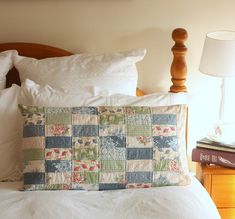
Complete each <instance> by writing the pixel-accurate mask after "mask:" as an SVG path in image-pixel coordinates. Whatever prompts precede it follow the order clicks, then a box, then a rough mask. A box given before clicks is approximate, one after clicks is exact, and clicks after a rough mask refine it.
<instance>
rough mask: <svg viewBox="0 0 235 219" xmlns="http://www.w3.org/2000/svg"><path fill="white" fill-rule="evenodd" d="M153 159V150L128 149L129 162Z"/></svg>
mask: <svg viewBox="0 0 235 219" xmlns="http://www.w3.org/2000/svg"><path fill="white" fill-rule="evenodd" d="M150 159H153V149H152V148H128V149H127V160H150Z"/></svg>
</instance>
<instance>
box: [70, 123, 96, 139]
mask: <svg viewBox="0 0 235 219" xmlns="http://www.w3.org/2000/svg"><path fill="white" fill-rule="evenodd" d="M98 133H99V128H98V125H74V126H73V136H84V137H85V136H86V137H90V136H98Z"/></svg>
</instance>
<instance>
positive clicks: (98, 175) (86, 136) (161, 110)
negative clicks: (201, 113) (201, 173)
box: [19, 105, 189, 190]
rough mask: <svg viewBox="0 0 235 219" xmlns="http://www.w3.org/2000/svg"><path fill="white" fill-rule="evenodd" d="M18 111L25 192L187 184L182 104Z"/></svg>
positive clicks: (27, 108) (28, 108) (33, 108)
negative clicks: (183, 151) (20, 124)
mask: <svg viewBox="0 0 235 219" xmlns="http://www.w3.org/2000/svg"><path fill="white" fill-rule="evenodd" d="M19 107H20V109H21V112H22V116H23V119H24V129H23V141H22V142H23V143H22V144H23V145H22V148H23V156H24V188H25V190H42V189H56V190H58V189H82V190H109V189H124V188H147V187H153V186H164V185H185V184H187V183H189V177H188V175H187V171H186V169H185V167H184V166H185V164H184V163H182V162H183V160H184V156H185V155H182V154H181V151H182V150H181V147H184V145H182V144H181V142H183V141H182V139H181V140H180V141H179V138H181V137H182V136H183V135H182V133H184V132H183V131H182V128H184V125H185V121H183V120H184V119H185V112H186V107H185V106H184V105H177V106H170V107H130V106H128V107H111V106H101V107H74V108H53V107H35V106H23V105H20V106H19ZM172 108H173V109H172ZM178 123H179V124H178ZM182 123H183V125H182ZM179 127H180V128H179ZM179 142H180V144H179Z"/></svg>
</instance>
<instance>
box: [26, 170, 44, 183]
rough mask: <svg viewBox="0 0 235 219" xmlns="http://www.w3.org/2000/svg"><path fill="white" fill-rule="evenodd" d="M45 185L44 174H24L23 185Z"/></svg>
mask: <svg viewBox="0 0 235 219" xmlns="http://www.w3.org/2000/svg"><path fill="white" fill-rule="evenodd" d="M33 184H45V173H40V172H37V173H24V185H33Z"/></svg>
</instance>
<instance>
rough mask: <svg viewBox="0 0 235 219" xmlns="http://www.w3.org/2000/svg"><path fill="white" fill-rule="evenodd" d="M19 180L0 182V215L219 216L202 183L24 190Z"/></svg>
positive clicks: (80, 218) (59, 218)
mask: <svg viewBox="0 0 235 219" xmlns="http://www.w3.org/2000/svg"><path fill="white" fill-rule="evenodd" d="M21 186H22V183H20V182H11V183H9V182H8V183H0V218H1V219H11V218H14V219H15V218H16V219H21V218H22V219H32V218H33V219H52V218H53V219H93V218H95V219H150V218H151V219H152V218H154V219H202V218H205V219H217V218H220V216H219V214H218V211H217V209H216V207H215V205H214V203H213V202H212V200H211V198H210V197H209V195H208V194H207V192H206V190H205V189H204V188H203V187H202V185H201V184H200V183H199V182H198V181H197V180H196V179H195V178H193V179H192V183H191V184H190V185H189V186H182V187H181V186H180V187H179V186H178V187H175V186H171V187H160V188H150V189H127V190H118V191H98V192H97V191H96V192H93V191H89V192H86V191H35V192H32V191H31V192H30V191H28V192H22V191H18V189H19V188H20V187H21Z"/></svg>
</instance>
